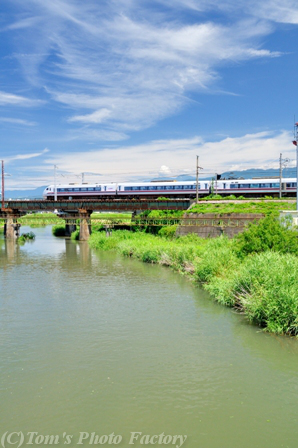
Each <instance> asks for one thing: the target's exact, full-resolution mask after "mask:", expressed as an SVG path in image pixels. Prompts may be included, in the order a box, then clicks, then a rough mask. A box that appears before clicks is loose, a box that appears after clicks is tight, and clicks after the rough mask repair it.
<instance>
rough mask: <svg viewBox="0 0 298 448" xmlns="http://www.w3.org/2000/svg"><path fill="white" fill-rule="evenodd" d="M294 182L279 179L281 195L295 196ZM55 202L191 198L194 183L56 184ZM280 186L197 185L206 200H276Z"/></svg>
mask: <svg viewBox="0 0 298 448" xmlns="http://www.w3.org/2000/svg"><path fill="white" fill-rule="evenodd" d="M296 188H297V183H296V178H283V179H282V188H281V190H282V194H283V195H284V196H291V195H294V194H295V193H296ZM56 190H57V191H56V194H57V199H64V200H71V199H103V198H105V197H107V196H108V197H110V198H120V197H122V198H127V199H132V198H135V199H140V198H142V197H147V198H158V197H172V198H174V197H175V198H185V197H189V198H194V197H195V196H196V182H195V181H185V182H181V181H159V182H155V181H154V182H126V183H124V182H119V183H94V184H85V183H83V184H59V185H57V186H56ZM279 190H280V184H279V179H278V178H268V179H267V178H262V179H220V180H217V181H209V180H201V181H199V182H198V191H199V196H200V197H201V196H207V195H208V194H210V193H211V191H213V193H217V194H220V195H231V194H233V195H235V196H241V195H243V196H247V197H258V196H265V195H268V196H278V194H279ZM43 197H44V199H48V200H54V198H55V186H54V185H50V186H48V187H47V188H46V189H45V190H44V192H43Z"/></svg>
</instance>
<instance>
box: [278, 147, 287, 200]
mask: <svg viewBox="0 0 298 448" xmlns="http://www.w3.org/2000/svg"><path fill="white" fill-rule="evenodd" d="M289 161H290V159H288V158H287V159H283V158H282V154H280V156H279V198H280V199H281V197H282V170H283V168H285V167H286V166H287V163H289Z"/></svg>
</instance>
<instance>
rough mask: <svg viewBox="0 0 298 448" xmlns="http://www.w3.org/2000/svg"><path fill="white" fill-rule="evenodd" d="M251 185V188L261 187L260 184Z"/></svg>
mask: <svg viewBox="0 0 298 448" xmlns="http://www.w3.org/2000/svg"><path fill="white" fill-rule="evenodd" d="M250 187H251V188H260V184H251V185H250Z"/></svg>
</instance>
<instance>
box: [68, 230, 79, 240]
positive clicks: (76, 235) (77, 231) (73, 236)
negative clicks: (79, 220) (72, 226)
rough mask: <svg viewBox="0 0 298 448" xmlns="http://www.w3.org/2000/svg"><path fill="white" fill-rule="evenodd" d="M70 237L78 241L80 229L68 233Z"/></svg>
mask: <svg viewBox="0 0 298 448" xmlns="http://www.w3.org/2000/svg"><path fill="white" fill-rule="evenodd" d="M70 238H71V239H72V240H73V241H79V239H80V229H77V230H75V231H74V232H72V234H71V235H70Z"/></svg>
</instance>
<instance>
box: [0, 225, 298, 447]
mask: <svg viewBox="0 0 298 448" xmlns="http://www.w3.org/2000/svg"><path fill="white" fill-rule="evenodd" d="M24 230H26V229H24ZM34 233H35V235H36V238H35V239H34V240H32V241H28V242H26V243H25V244H24V245H18V244H15V243H14V242H10V241H5V240H3V239H2V240H0V269H1V297H0V341H1V342H0V359H1V376H0V400H1V407H0V438H2V440H3V442H4V445H5V446H7V447H8V446H10V442H18V439H17V438H18V437H21V436H22V435H23V437H24V439H23V445H22V446H27V445H28V446H46V445H47V444H50V442H51V441H52V445H53V444H54V442H55V444H56V445H57V446H60V445H61V446H62V445H65V444H66V445H67V444H70V446H77V445H78V446H92V445H95V444H97V445H98V446H111V445H112V446H113V445H118V446H120V447H123V448H127V447H129V446H132V447H138V448H140V447H142V446H145V445H146V446H148V447H150V446H153V445H155V446H173V447H174V446H175V447H180V446H183V447H191V448H239V447H241V448H252V447H254V448H258V447H260V448H264V447H266V448H267V447H268V448H278V447H291V448H295V447H296V446H297V437H298V425H297V398H298V394H297V371H298V342H297V339H296V338H291V337H285V336H276V335H274V334H271V333H264V332H263V331H260V329H259V328H258V327H257V326H254V325H250V324H249V323H248V321H247V318H246V317H244V316H242V315H239V314H237V313H233V312H231V310H230V309H228V308H227V307H223V306H221V305H219V304H218V303H216V302H214V301H213V300H210V296H209V293H207V292H206V291H204V290H202V289H201V288H200V287H199V286H198V285H197V284H195V283H192V282H190V281H188V279H186V278H185V277H183V276H181V275H178V274H177V273H176V272H174V271H173V270H171V269H168V268H166V267H163V266H158V265H155V264H151V263H140V262H139V261H138V260H135V259H133V258H131V257H126V258H125V257H122V256H120V255H119V254H118V253H117V252H116V251H115V252H113V251H96V250H94V249H92V248H90V246H89V245H88V243H80V242H79V243H77V242H74V241H71V240H70V239H64V238H54V237H53V236H52V234H51V227H49V226H48V227H45V228H38V229H34ZM115 233H116V232H115ZM94 235H95V234H94ZM98 235H99V232H98ZM125 235H126V234H125ZM149 237H151V236H150V235H149ZM93 238H95V236H94V237H93ZM96 238H99V236H97V237H96ZM115 238H116V236H115ZM106 241H107V243H105V244H110V247H112V245H113V244H114V243H113V238H112V237H110V238H106ZM127 241H129V238H128V237H127V238H126V239H125V238H124V237H123V238H122V243H121V244H122V246H121V247H122V251H125V250H128V249H129V251H131V243H132V241H130V245H129V246H128V244H127ZM91 244H92V240H91ZM102 244H103V243H102ZM164 244H170V242H169V241H165V243H164ZM204 244H207V243H204ZM208 244H211V242H208ZM213 244H215V242H214V243H213ZM177 247H179V244H178V246H177ZM151 249H152V247H151ZM135 250H136V251H137V243H136V242H135ZM148 250H149V249H148ZM145 253H146V251H143V254H145ZM183 253H184V252H183ZM183 253H182V250H181V252H179V251H177V254H176V255H175V256H176V257H177V263H178V262H179V263H180V262H181V257H182V258H183V256H184V255H183ZM127 255H130V252H129V253H127ZM188 255H189V257H188V258H187V261H186V259H183V260H184V267H185V270H186V271H187V269H188V271H189V272H191V271H192V269H193V264H191V263H189V261H188V260H189V259H191V258H190V257H192V260H193V259H194V257H197V256H198V255H197V254H192V252H191V249H189V253H188ZM199 255H200V254H199ZM140 256H141V255H140ZM149 256H150V257H151V256H152V254H151V252H150V253H148V251H147V254H146V255H142V258H143V259H144V260H145V261H148V257H149ZM163 257H164V258H163V264H164V265H167V255H166V254H164V255H163ZM173 257H174V255H173ZM168 262H169V259H168ZM187 263H189V264H187ZM16 433H17V434H16ZM50 437H53V438H52V439H51V438H50ZM15 446H17V444H16V445H15Z"/></svg>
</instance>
